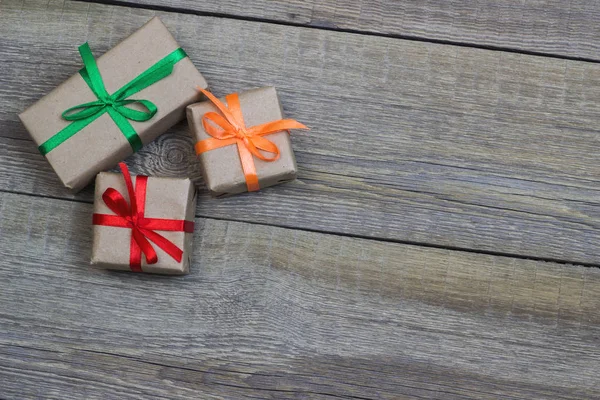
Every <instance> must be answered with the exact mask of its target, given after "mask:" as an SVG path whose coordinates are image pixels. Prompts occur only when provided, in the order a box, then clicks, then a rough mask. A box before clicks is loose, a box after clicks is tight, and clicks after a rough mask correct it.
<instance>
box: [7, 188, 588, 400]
mask: <svg viewBox="0 0 600 400" xmlns="http://www.w3.org/2000/svg"><path fill="white" fill-rule="evenodd" d="M0 193H10V194H16V195H20V196H30V197H37V198H47V199H53V200H61V201H69V202H74V203H83V204H92V201H89V200H83V199H80V198H67V197H60V196H48V195H43V194H36V193H28V192H19V191H15V190H4V189H0ZM195 217H196V218H203V219H208V220H214V221H224V222H240V223H245V224H249V225H259V226H271V227H275V228H281V229H290V230H295V231H301V232H310V233H320V234H325V235H334V236H341V237H348V238H353V239H363V240H372V241H375V242H383V243H395V244H402V245H409V246H417V247H423V248H426V249H427V248H429V249H439V250H448V251H459V252H463V253H470V254H480V255H482V256H498V257H507V258H515V259H519V260H530V261H541V262H551V263H556V264H560V265H580V266H582V267H588V268H598V267H600V264H595V263H585V262H577V263H574V262H573V261H568V260H561V259H555V258H544V257H532V256H522V255H520V254H512V253H505V252H500V251H484V250H474V249H469V248H461V247H453V246H441V245H436V244H431V243H421V242H412V241H408V240H397V239H389V238H378V237H372V236H367V235H359V234H352V233H340V232H337V231H327V230H322V229H310V228H306V227H289V226H287V225H280V224H274V223H261V222H257V221H252V220H250V221H247V220H242V219H239V218H224V217H212V216H209V215H204V214H198V213H196V214H195ZM0 400H1V399H0Z"/></svg>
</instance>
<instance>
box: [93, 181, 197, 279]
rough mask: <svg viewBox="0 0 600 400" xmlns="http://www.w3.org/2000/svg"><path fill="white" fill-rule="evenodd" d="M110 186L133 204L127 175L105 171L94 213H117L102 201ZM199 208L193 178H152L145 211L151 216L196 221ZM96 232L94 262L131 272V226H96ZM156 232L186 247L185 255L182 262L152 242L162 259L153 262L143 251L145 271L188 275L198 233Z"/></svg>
mask: <svg viewBox="0 0 600 400" xmlns="http://www.w3.org/2000/svg"><path fill="white" fill-rule="evenodd" d="M131 178H132V180H133V183H134V187H135V181H136V177H135V176H132V177H131ZM109 187H111V188H114V189H116V190H117V191H118V192H119V193H121V194H122V195H123V197H124V198H125V199H126V200H127V202H128V204H131V203H130V201H129V195H128V194H127V186H126V185H125V181H124V179H123V175H122V174H116V173H112V172H101V173H100V174H98V177H97V178H96V191H95V194H94V213H98V214H109V215H114V212H113V211H111V210H110V209H109V208H108V207H107V206H106V204H105V203H104V200H102V194H103V193H104V191H105V190H106V189H108V188H109ZM195 210H196V190H195V187H194V185H193V184H192V182H191V181H190V180H189V179H175V178H156V177H149V178H148V186H147V192H146V210H145V216H146V217H147V218H166V219H176V220H183V219H185V220H188V221H194V215H195ZM92 231H93V243H92V257H91V264H92V265H93V266H96V267H99V268H106V269H113V270H127V271H129V270H130V269H131V268H130V265H129V255H130V243H131V229H128V228H120V227H113V226H103V225H92ZM156 232H157V233H159V234H160V235H162V236H164V237H165V238H166V239H168V240H170V241H171V242H173V244H175V246H177V247H179V248H180V249H181V250H183V258H182V260H181V262H179V263H178V262H177V261H175V260H174V259H173V258H172V257H171V256H170V255H168V254H167V253H165V252H164V251H163V250H162V249H161V248H160V247H158V246H156V245H155V244H154V243H152V242H150V243H151V244H152V247H153V248H154V250H155V251H156V254H157V256H158V262H157V263H156V264H151V265H149V264H148V263H146V258H145V256H144V255H143V254H142V270H143V271H144V272H147V273H156V274H170V275H183V274H187V273H188V272H189V269H190V264H191V255H192V243H193V237H194V234H193V233H185V232H169V231H160V230H157V231H156Z"/></svg>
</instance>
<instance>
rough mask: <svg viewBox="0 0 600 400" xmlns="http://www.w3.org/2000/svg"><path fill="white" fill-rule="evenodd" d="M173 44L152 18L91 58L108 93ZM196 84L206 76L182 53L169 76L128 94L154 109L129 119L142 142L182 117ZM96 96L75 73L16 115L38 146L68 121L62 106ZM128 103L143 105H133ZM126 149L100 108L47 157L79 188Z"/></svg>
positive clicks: (71, 186)
mask: <svg viewBox="0 0 600 400" xmlns="http://www.w3.org/2000/svg"><path fill="white" fill-rule="evenodd" d="M92 47H93V43H92ZM178 48H179V45H178V44H177V42H176V41H175V39H174V38H173V36H172V35H171V34H170V33H169V31H168V30H167V28H166V27H165V26H164V25H163V23H162V22H161V21H160V20H159V19H158V18H157V17H154V18H152V19H151V20H150V21H148V22H147V23H146V24H145V25H144V26H142V27H141V28H140V29H139V30H137V31H136V32H134V33H133V34H132V35H131V36H129V37H128V38H126V39H125V40H123V41H122V42H121V43H119V44H118V45H116V46H115V47H113V48H112V49H110V50H109V51H107V52H106V53H105V54H104V55H102V56H101V57H100V58H98V59H97V60H96V62H97V65H98V69H99V71H100V74H101V75H102V80H103V82H104V86H105V87H106V90H107V92H108V93H109V94H112V93H114V92H116V91H117V90H119V89H120V88H121V87H122V86H124V85H126V84H127V83H129V82H130V81H131V80H133V79H134V78H136V77H137V76H138V75H140V74H141V73H142V72H144V71H146V70H147V69H148V68H150V67H152V66H153V65H154V64H156V63H157V62H158V61H160V60H161V59H163V58H164V57H165V56H167V55H168V54H170V53H172V52H173V51H175V50H176V49H178ZM196 86H200V87H203V88H205V87H207V83H206V80H205V79H204V77H203V76H202V74H200V72H199V71H198V70H197V69H196V67H195V66H194V64H193V63H192V61H191V60H190V59H189V58H188V57H185V58H183V59H181V60H179V61H178V62H177V63H176V64H175V65H174V67H173V72H172V73H171V74H170V75H168V76H167V77H165V78H163V79H161V80H159V81H158V82H155V83H154V84H152V85H150V86H149V87H147V88H145V89H143V90H141V91H140V92H138V93H136V94H134V95H132V96H130V97H128V99H140V100H141V99H144V100H149V101H151V102H153V103H154V104H155V105H156V107H157V108H158V112H157V113H156V115H154V117H153V118H151V119H150V120H148V121H145V122H136V121H132V120H129V122H130V123H131V125H132V127H133V129H134V130H135V132H136V133H137V134H138V136H139V137H140V139H141V141H142V143H143V144H144V145H146V144H148V143H150V142H151V141H153V140H154V139H156V138H157V137H158V136H159V135H160V134H162V133H164V132H165V131H166V130H167V129H169V128H170V127H171V126H173V125H174V124H176V123H177V122H178V121H180V120H181V119H183V118H184V117H185V107H186V106H187V105H188V104H190V103H194V102H196V101H198V100H200V98H201V95H199V93H198V91H197V90H196ZM96 100H98V98H97V97H96V96H95V95H94V93H93V92H92V91H91V89H90V87H89V86H88V85H87V84H86V82H85V81H84V80H83V78H82V77H81V75H80V74H79V73H77V74H75V75H73V76H72V77H71V78H69V79H67V80H66V81H65V82H63V83H62V84H61V85H59V86H58V87H56V88H55V89H54V90H53V91H52V92H50V93H49V94H48V95H46V96H45V97H43V98H42V99H40V100H39V101H38V102H36V103H35V104H33V105H32V106H31V107H29V108H28V109H27V110H25V111H24V112H23V113H21V114H20V115H19V117H20V118H21V121H22V122H23V124H24V125H25V128H26V129H27V130H28V131H29V133H30V135H31V137H32V138H33V140H34V142H35V143H36V144H37V145H38V146H39V145H41V144H43V143H44V142H46V141H47V140H48V139H50V138H51V137H52V136H54V135H55V134H56V133H57V132H59V131H61V130H62V129H63V128H65V127H66V126H67V125H69V124H70V123H71V122H70V121H67V120H65V119H63V118H62V116H61V114H62V113H63V111H65V110H67V109H68V108H70V107H74V106H77V105H79V104H83V103H88V102H92V101H96ZM127 107H131V108H134V109H137V110H140V111H143V110H144V109H143V108H141V107H140V106H138V105H137V104H131V105H128V106H127ZM131 154H133V150H132V148H131V145H130V144H129V142H128V141H127V139H126V138H125V136H124V134H123V132H121V130H120V129H119V127H118V126H117V125H116V124H115V122H114V121H113V119H112V118H111V117H110V116H109V115H108V113H105V114H103V115H101V116H100V117H99V118H97V119H96V120H94V121H92V122H91V123H90V124H89V125H87V126H86V127H84V128H83V129H81V130H80V131H79V132H77V133H76V134H75V135H73V136H71V137H70V138H69V139H67V140H66V141H65V142H63V143H62V144H60V145H59V146H58V147H56V148H54V149H53V150H51V151H50V152H49V153H48V154H46V158H47V159H48V161H49V162H50V165H51V166H52V168H53V169H54V171H55V172H56V174H57V175H58V177H59V179H60V180H61V181H62V183H63V184H64V185H65V186H66V187H67V188H69V189H71V190H73V191H78V190H80V189H82V188H83V187H84V186H85V185H87V184H88V183H89V182H90V181H91V180H92V179H93V178H94V177H95V176H96V174H97V173H98V172H100V171H103V170H106V169H110V168H112V167H114V166H115V165H116V164H117V163H118V162H119V161H122V160H124V159H125V158H127V157H128V156H130V155H131Z"/></svg>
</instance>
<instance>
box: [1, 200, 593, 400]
mask: <svg viewBox="0 0 600 400" xmlns="http://www.w3.org/2000/svg"><path fill="white" fill-rule="evenodd" d="M0 212H1V214H0V234H1V236H2V243H3V244H6V243H10V245H2V246H0V291H1V293H2V296H0V397H2V398H9V399H12V398H15V399H17V398H18V399H26V398H37V397H43V398H47V399H52V398H57V399H61V400H64V399H81V398H86V399H95V398H98V399H113V398H114V399H117V398H118V399H133V398H169V399H184V398H185V399H187V398H208V399H212V398H215V399H216V398H232V399H245V398H272V399H298V398H302V399H326V398H344V399H346V398H347V399H399V398H406V399H423V398H424V399H480V400H481V399H497V398H502V399H538V398H539V399H542V398H543V399H549V398H551V399H578V400H581V399H594V398H598V396H600V390H599V388H600V378H599V377H598V373H597V372H598V368H600V348H599V347H598V346H597V341H598V335H599V334H600V325H599V323H600V269H596V268H585V267H580V266H575V265H572V266H568V265H559V264H553V263H544V262H538V261H528V260H518V259H511V258H505V257H499V256H484V255H476V254H469V253H463V252H457V251H449V250H442V249H426V248H422V247H417V246H410V245H402V244H394V243H383V242H378V241H373V240H366V239H356V238H347V237H340V236H336V235H326V234H320V233H311V232H303V231H297V230H290V229H284V228H277V227H272V226H264V225H255V224H248V223H239V222H230V221H218V220H211V219H197V221H196V222H197V224H198V229H197V230H196V233H195V244H196V247H195V250H194V263H193V267H192V273H191V275H188V276H185V277H175V278H173V277H160V276H151V275H144V274H132V273H119V272H110V271H103V270H95V269H92V268H90V267H89V266H88V260H89V252H90V246H91V238H90V232H91V229H90V223H89V221H90V215H91V212H92V206H91V205H90V204H86V203H80V202H77V201H65V200H55V199H47V198H40V197H34V196H25V195H17V194H8V193H1V192H0Z"/></svg>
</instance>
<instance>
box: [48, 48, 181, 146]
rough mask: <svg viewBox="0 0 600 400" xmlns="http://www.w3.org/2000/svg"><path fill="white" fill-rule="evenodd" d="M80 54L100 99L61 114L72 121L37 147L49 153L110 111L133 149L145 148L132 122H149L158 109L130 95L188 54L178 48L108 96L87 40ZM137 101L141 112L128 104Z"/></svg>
mask: <svg viewBox="0 0 600 400" xmlns="http://www.w3.org/2000/svg"><path fill="white" fill-rule="evenodd" d="M79 54H80V55H81V59H82V60H83V65H84V67H83V68H82V69H81V70H80V71H79V74H80V75H81V77H82V78H83V80H84V81H85V83H86V84H87V85H88V87H89V88H90V90H91V91H92V93H93V94H94V95H95V96H96V98H97V99H98V100H96V101H92V102H88V103H83V104H79V105H76V106H73V107H71V108H69V109H67V110H65V111H64V112H63V113H62V117H63V118H64V119H65V120H67V121H71V122H72V123H71V124H69V125H67V126H66V127H65V128H64V129H62V130H61V131H60V132H58V133H56V134H55V135H54V136H52V137H51V138H50V139H48V140H47V141H46V142H44V143H42V144H41V145H40V146H39V147H38V150H39V151H40V152H41V153H42V155H46V154H48V153H49V152H50V151H52V150H54V149H55V148H56V147H58V146H60V145H61V144H62V143H64V142H65V141H66V140H68V139H69V138H70V137H72V136H73V135H75V134H76V133H77V132H79V131H81V130H82V129H83V128H85V127H86V126H87V125H89V124H90V123H92V122H93V121H95V120H96V119H97V118H99V117H100V116H101V115H103V114H104V113H108V114H109V115H110V116H111V118H112V119H113V121H114V122H115V124H116V125H117V127H118V128H119V129H120V130H121V132H123V135H124V136H125V138H126V139H127V141H128V142H129V144H130V145H131V148H132V149H133V151H134V152H135V151H137V150H139V149H140V148H141V147H142V141H141V139H140V138H139V136H138V135H137V133H136V132H135V130H134V129H133V126H131V123H130V122H129V121H130V120H131V121H136V122H144V121H148V120H149V119H151V118H152V117H154V116H155V115H156V113H157V112H158V108H157V107H156V105H155V104H154V103H152V102H151V101H149V100H134V99H128V98H129V97H130V96H132V95H134V94H136V93H138V92H140V91H142V90H144V89H145V88H147V87H149V86H151V85H153V84H154V83H156V82H158V81H160V80H161V79H164V78H166V77H167V76H169V75H170V74H171V73H172V72H173V68H174V66H175V64H176V63H177V62H179V61H180V60H182V59H184V58H186V57H187V54H186V53H185V51H183V49H181V48H178V49H177V50H175V51H173V52H172V53H170V54H168V55H167V56H166V57H164V58H163V59H161V60H160V61H159V62H157V63H156V64H154V65H153V66H151V67H150V68H148V69H147V70H145V71H144V72H142V73H141V74H140V75H138V76H137V77H135V78H134V79H133V80H132V81H130V82H129V83H127V84H126V85H125V86H123V87H122V88H120V89H119V90H117V91H116V92H115V93H113V94H112V95H109V94H108V92H107V91H106V87H105V86H104V82H103V80H102V75H101V74H100V71H99V69H98V65H97V64H96V60H95V59H94V56H93V54H92V51H91V50H90V46H89V45H88V43H84V44H82V45H81V46H79ZM134 103H135V104H137V105H138V106H139V108H141V109H142V111H140V110H137V109H134V108H131V107H127V105H131V104H134Z"/></svg>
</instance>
